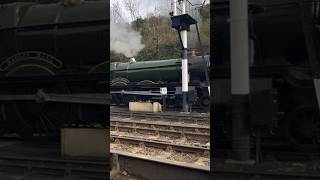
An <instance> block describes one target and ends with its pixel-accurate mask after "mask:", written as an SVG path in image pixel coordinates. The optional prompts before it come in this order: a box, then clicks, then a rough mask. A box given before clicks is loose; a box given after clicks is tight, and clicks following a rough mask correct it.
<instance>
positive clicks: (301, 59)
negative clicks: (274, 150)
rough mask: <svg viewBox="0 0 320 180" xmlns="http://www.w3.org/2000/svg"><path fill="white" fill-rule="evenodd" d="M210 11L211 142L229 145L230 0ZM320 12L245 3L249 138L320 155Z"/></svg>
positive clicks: (288, 4) (307, 2)
mask: <svg viewBox="0 0 320 180" xmlns="http://www.w3.org/2000/svg"><path fill="white" fill-rule="evenodd" d="M212 7H213V14H214V18H215V19H214V29H213V40H214V43H213V53H214V61H213V66H212V68H213V70H212V72H213V73H212V74H211V79H213V80H214V81H213V85H212V86H213V88H214V93H213V100H214V103H215V110H214V114H215V121H214V124H215V125H214V126H215V128H216V129H215V130H214V133H215V134H214V137H215V138H216V139H217V144H219V145H222V144H223V146H225V145H226V146H229V145H230V144H228V143H225V142H230V139H231V136H232V135H231V97H232V96H231V90H230V89H231V87H230V30H229V29H230V21H229V1H228V0H216V1H214V2H213V6H212ZM319 7H320V3H319V1H316V0H314V1H313V0H301V1H295V0H281V1H280V0H278V1H273V0H271V1H270V0H249V8H248V9H249V23H248V26H249V37H250V39H249V50H250V51H249V54H250V91H251V92H250V93H251V94H250V119H248V123H250V125H251V126H250V127H251V129H252V131H251V132H252V138H254V137H256V136H257V134H261V136H262V137H266V138H269V140H270V138H271V139H272V138H275V139H277V140H280V141H282V142H283V143H284V144H287V145H288V146H290V147H292V148H295V149H298V150H302V151H318V150H319V148H320V139H319V137H320V136H319V135H320V134H319V132H320V131H319V130H320V129H319V128H320V126H319V123H320V116H319V101H318V99H317V95H316V92H317V91H318V90H319V89H318V88H317V83H315V82H316V80H317V79H318V76H319V70H320V69H319V62H320V56H319V52H320V51H319V50H320V49H319V41H320V39H319V35H320V34H319V33H320V31H319V30H320V29H319V20H320V16H319V15H320V13H319ZM220 140H221V141H220ZM219 142H220V143H219ZM216 147H217V146H216Z"/></svg>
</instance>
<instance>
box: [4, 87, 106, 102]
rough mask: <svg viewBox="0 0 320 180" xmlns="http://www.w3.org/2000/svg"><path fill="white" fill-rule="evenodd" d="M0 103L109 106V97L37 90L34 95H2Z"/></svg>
mask: <svg viewBox="0 0 320 180" xmlns="http://www.w3.org/2000/svg"><path fill="white" fill-rule="evenodd" d="M0 101H36V102H37V103H44V102H61V103H77V104H100V105H108V104H110V95H109V94H106V93H87V94H54V93H45V92H43V91H42V90H38V92H37V93H36V94H8V95H3V94H2V95H0Z"/></svg>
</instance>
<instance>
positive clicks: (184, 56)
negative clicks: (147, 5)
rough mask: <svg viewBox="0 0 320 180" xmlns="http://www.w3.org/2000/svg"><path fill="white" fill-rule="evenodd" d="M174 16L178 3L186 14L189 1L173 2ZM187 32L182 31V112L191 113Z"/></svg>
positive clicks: (177, 0) (178, 0)
mask: <svg viewBox="0 0 320 180" xmlns="http://www.w3.org/2000/svg"><path fill="white" fill-rule="evenodd" d="M171 2H172V6H173V16H177V15H178V13H177V2H179V3H182V4H181V15H182V14H186V3H187V0H172V1H171ZM187 37H188V36H187V30H182V31H181V41H182V46H183V53H182V60H181V81H182V87H181V89H182V108H183V109H182V110H183V111H184V112H188V111H189V106H188V86H189V85H188V84H189V71H188V49H187V48H188V38H187Z"/></svg>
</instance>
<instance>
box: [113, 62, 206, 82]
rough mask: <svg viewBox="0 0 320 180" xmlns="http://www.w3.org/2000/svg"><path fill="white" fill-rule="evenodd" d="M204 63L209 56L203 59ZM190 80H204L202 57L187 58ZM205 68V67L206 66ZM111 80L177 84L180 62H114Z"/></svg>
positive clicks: (179, 74)
mask: <svg viewBox="0 0 320 180" xmlns="http://www.w3.org/2000/svg"><path fill="white" fill-rule="evenodd" d="M205 59H206V63H207V62H208V61H209V56H206V57H205ZM188 60H189V71H190V80H199V81H203V80H205V74H204V66H203V63H204V62H203V60H202V57H199V56H193V57H189V59H188ZM206 67H207V65H206ZM110 72H111V79H116V78H125V79H127V80H129V81H130V82H142V81H145V80H148V81H152V82H159V81H161V82H179V81H180V79H181V60H180V59H169V60H157V61H142V62H134V63H121V62H114V63H111V64H110Z"/></svg>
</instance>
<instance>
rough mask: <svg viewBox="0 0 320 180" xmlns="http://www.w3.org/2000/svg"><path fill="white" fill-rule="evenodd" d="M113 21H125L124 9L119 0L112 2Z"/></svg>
mask: <svg viewBox="0 0 320 180" xmlns="http://www.w3.org/2000/svg"><path fill="white" fill-rule="evenodd" d="M111 21H112V22H114V23H119V22H123V17H122V10H121V6H120V3H119V1H116V2H114V3H113V4H112V9H111Z"/></svg>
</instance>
